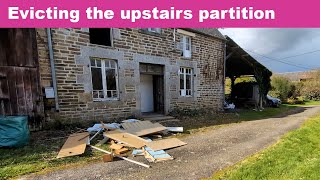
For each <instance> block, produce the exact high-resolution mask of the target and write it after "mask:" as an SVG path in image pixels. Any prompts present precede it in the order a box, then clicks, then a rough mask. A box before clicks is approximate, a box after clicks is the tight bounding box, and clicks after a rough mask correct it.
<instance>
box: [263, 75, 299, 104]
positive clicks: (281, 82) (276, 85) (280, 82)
mask: <svg viewBox="0 0 320 180" xmlns="http://www.w3.org/2000/svg"><path fill="white" fill-rule="evenodd" d="M293 89H294V85H293V84H292V83H291V82H290V81H289V80H288V79H287V78H285V77H281V76H273V77H272V78H271V91H270V92H269V94H270V95H271V96H273V97H277V98H279V99H281V100H282V101H286V100H287V99H288V98H289V97H290V95H291V94H293V91H294V90H293Z"/></svg>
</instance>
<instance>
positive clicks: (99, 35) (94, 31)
mask: <svg viewBox="0 0 320 180" xmlns="http://www.w3.org/2000/svg"><path fill="white" fill-rule="evenodd" d="M111 33H112V31H111V28H89V35H90V43H91V44H98V45H103V46H112V36H111Z"/></svg>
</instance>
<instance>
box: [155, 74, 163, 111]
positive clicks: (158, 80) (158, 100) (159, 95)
mask: <svg viewBox="0 0 320 180" xmlns="http://www.w3.org/2000/svg"><path fill="white" fill-rule="evenodd" d="M153 82H154V107H155V112H158V113H164V79H163V75H154V76H153Z"/></svg>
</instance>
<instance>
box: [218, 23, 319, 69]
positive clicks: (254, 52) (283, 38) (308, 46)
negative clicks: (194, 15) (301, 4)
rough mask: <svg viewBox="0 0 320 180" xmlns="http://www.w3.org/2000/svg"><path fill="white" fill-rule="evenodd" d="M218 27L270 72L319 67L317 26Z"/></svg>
mask: <svg viewBox="0 0 320 180" xmlns="http://www.w3.org/2000/svg"><path fill="white" fill-rule="evenodd" d="M219 30H220V32H221V33H222V34H224V35H228V36H229V37H230V38H232V39H233V40H234V41H235V42H236V43H237V44H238V45H239V46H241V47H242V48H243V49H244V50H246V51H247V52H248V53H249V54H250V55H251V56H252V57H254V58H255V59H256V60H258V61H259V62H260V63H261V64H263V65H264V66H266V67H267V68H268V69H270V70H271V71H272V72H275V73H283V72H296V71H307V70H311V69H316V68H320V29H311V28H309V29H271V28H266V29H261V28H259V29H258V28H224V29H219ZM314 51H315V52H314ZM309 52H313V53H309ZM302 54H303V55H302ZM296 55H298V56H296ZM291 56H295V57H291ZM279 61H281V62H279Z"/></svg>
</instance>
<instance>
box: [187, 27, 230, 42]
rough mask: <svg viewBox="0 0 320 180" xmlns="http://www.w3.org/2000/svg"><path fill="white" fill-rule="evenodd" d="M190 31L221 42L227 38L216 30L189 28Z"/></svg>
mask: <svg viewBox="0 0 320 180" xmlns="http://www.w3.org/2000/svg"><path fill="white" fill-rule="evenodd" d="M188 30H191V31H194V32H197V33H201V34H205V35H209V36H212V37H216V38H218V39H221V40H226V38H225V37H224V36H223V35H222V34H221V32H220V31H219V30H218V29H216V28H188Z"/></svg>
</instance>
